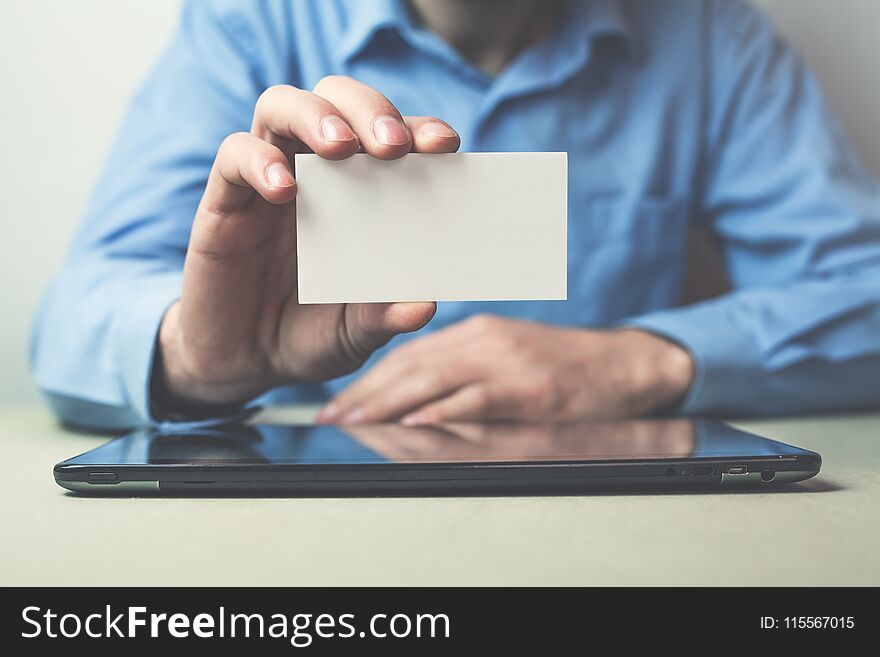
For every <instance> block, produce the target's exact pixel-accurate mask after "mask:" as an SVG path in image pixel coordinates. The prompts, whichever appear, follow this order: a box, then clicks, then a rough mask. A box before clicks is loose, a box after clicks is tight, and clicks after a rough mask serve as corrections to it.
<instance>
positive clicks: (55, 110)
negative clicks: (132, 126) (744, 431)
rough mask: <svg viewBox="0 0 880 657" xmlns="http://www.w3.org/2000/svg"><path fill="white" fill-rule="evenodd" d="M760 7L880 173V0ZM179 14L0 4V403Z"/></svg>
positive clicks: (29, 389)
mask: <svg viewBox="0 0 880 657" xmlns="http://www.w3.org/2000/svg"><path fill="white" fill-rule="evenodd" d="M203 1H205V2H207V1H209V0H203ZM361 1H363V2H369V0H361ZM658 1H662V0H658ZM759 4H761V5H762V6H764V7H765V8H766V9H767V10H768V11H769V12H770V13H771V15H772V16H773V17H774V19H775V20H776V22H777V24H778V25H779V27H780V29H781V30H782V31H783V33H785V34H786V35H787V36H788V37H789V38H790V39H791V40H792V41H793V42H794V44H795V45H796V46H797V47H798V48H799V49H800V50H801V52H803V53H804V54H805V55H806V57H807V59H808V60H809V61H810V62H811V64H812V65H813V67H814V69H815V70H816V72H817V73H818V75H819V77H820V79H821V80H822V83H823V84H824V86H825V88H826V90H827V92H828V94H829V96H830V98H831V102H832V105H833V106H834V107H835V108H836V109H837V111H838V112H839V113H840V115H841V116H842V118H843V120H844V123H845V124H846V125H847V126H848V127H849V129H850V131H851V133H852V135H853V138H854V141H855V142H856V144H857V146H858V147H859V149H860V151H861V153H862V156H863V157H864V158H865V160H866V161H867V162H868V163H869V164H870V165H871V166H872V167H873V169H874V171H876V172H877V173H878V174H880V73H878V68H880V39H878V38H877V26H878V25H880V2H878V0H835V1H834V2H831V1H830V0H759ZM179 6H180V4H179V0H125V1H124V2H120V1H119V0H77V1H76V2H72V1H70V0H3V2H2V4H0V70H2V77H0V100H2V102H0V126H2V131H3V132H2V136H0V144H2V147H0V190H2V194H0V199H2V207H0V227H2V233H0V405H11V404H21V403H27V402H32V401H34V400H36V399H37V398H38V394H37V392H36V390H35V389H34V388H33V385H32V384H31V382H30V379H29V377H28V370H27V336H28V331H29V326H30V321H31V315H32V313H33V310H34V307H35V304H36V301H37V298H38V296H39V294H40V292H41V290H42V289H43V288H44V286H45V285H46V283H47V282H48V280H49V278H50V276H51V275H52V272H53V271H54V269H55V267H56V266H57V265H58V263H59V262H60V260H61V257H62V255H63V253H64V250H65V248H66V244H67V242H68V240H69V239H70V236H71V235H72V233H73V231H74V229H75V227H76V224H77V221H78V217H79V214H80V212H81V210H82V208H83V205H84V203H85V198H86V195H87V194H88V192H89V189H90V186H91V183H92V181H93V179H94V178H95V176H96V174H97V171H98V168H99V166H100V164H101V160H102V158H103V156H104V153H105V151H106V149H107V147H108V146H109V142H110V139H111V137H112V135H113V132H114V130H115V126H116V123H117V121H118V120H119V118H120V115H121V112H122V111H123V108H124V105H125V102H126V99H127V98H128V96H129V94H130V93H131V92H132V90H133V89H134V88H135V86H136V85H137V83H138V81H139V80H140V79H141V78H142V77H143V76H144V75H145V73H146V72H147V70H148V69H149V67H150V65H151V62H152V61H153V60H154V59H155V57H156V56H157V54H158V53H159V51H160V50H161V49H162V48H163V46H164V44H165V43H166V41H167V39H168V37H169V35H170V33H171V30H172V29H173V28H174V25H175V22H176V19H177V14H178V11H179Z"/></svg>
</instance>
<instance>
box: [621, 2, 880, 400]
mask: <svg viewBox="0 0 880 657" xmlns="http://www.w3.org/2000/svg"><path fill="white" fill-rule="evenodd" d="M711 6H712V7H713V14H712V20H711V25H710V26H709V29H708V30H707V35H708V38H707V42H706V43H707V45H706V52H707V59H708V62H709V66H708V78H707V80H706V90H707V93H706V97H707V103H708V105H707V112H706V126H705V157H704V167H703V171H702V172H701V175H702V183H701V189H700V190H699V191H700V196H701V207H702V212H701V220H703V221H705V222H706V224H707V226H708V228H709V230H710V231H711V232H712V233H713V234H714V235H715V236H716V237H717V239H718V242H719V244H720V246H721V249H722V252H723V255H724V258H725V261H726V265H727V269H728V272H729V274H730V279H731V282H732V284H733V287H734V290H733V292H732V293H731V294H729V295H727V296H724V297H720V298H718V299H715V300H711V301H708V302H704V303H700V304H697V305H693V306H689V307H684V308H679V309H673V310H667V311H661V312H656V313H652V314H649V315H647V316H643V317H637V318H635V319H633V320H630V321H628V322H626V324H628V325H632V326H639V327H642V328H644V329H646V330H650V331H653V332H655V333H658V334H660V335H664V336H666V337H668V338H669V339H671V340H674V341H676V342H678V343H680V344H681V345H682V346H684V347H685V348H687V349H688V350H689V351H690V353H691V354H692V356H693V358H694V360H695V362H696V365H697V377H696V380H695V382H694V383H693V385H692V387H691V390H690V391H689V393H688V395H687V396H686V398H685V399H684V401H683V403H682V405H681V409H680V410H681V411H682V412H684V413H688V414H726V415H740V416H748V415H780V414H803V413H814V412H823V411H845V410H856V409H865V408H876V407H877V406H878V405H880V186H878V182H877V181H876V179H874V178H872V176H871V175H870V174H869V173H868V172H867V170H866V169H865V167H864V166H863V164H862V163H861V162H860V161H859V158H858V156H857V155H856V152H855V150H854V148H853V147H852V145H851V144H850V143H849V142H848V140H847V138H846V136H845V134H844V132H843V130H842V129H841V127H840V126H839V125H838V123H837V121H836V120H835V118H834V117H833V116H832V114H831V113H830V111H829V109H828V107H827V106H826V103H825V101H824V99H823V97H822V94H821V91H820V89H819V87H818V85H817V83H816V81H815V79H814V78H813V77H812V75H811V74H810V72H809V71H808V70H807V69H806V67H805V66H804V64H803V63H802V61H801V59H800V58H799V57H798V55H797V54H796V53H795V52H793V51H792V50H791V49H790V48H789V47H788V46H786V45H785V44H784V43H783V42H782V40H781V39H780V38H779V37H778V35H777V34H776V33H775V32H774V29H773V27H772V25H771V24H770V23H769V21H768V20H767V19H766V18H765V17H764V16H763V15H762V14H760V13H759V12H758V11H757V10H756V9H754V8H752V7H751V6H749V5H747V4H746V3H745V2H740V1H738V0H724V1H718V2H715V3H713V4H712V5H711Z"/></svg>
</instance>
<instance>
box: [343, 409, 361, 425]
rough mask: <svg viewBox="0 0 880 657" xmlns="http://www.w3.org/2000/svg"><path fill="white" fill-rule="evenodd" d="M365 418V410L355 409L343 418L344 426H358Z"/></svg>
mask: <svg viewBox="0 0 880 657" xmlns="http://www.w3.org/2000/svg"><path fill="white" fill-rule="evenodd" d="M365 418H366V413H364V409H362V408H353V409H351V410H350V411H349V412H348V413H346V414H345V415H343V416H342V424H357V423H358V422H363V421H364V419H365Z"/></svg>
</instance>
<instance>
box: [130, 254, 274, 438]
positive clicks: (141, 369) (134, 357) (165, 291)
mask: <svg viewBox="0 0 880 657" xmlns="http://www.w3.org/2000/svg"><path fill="white" fill-rule="evenodd" d="M181 278H182V274H181V273H180V272H168V273H163V274H159V275H153V276H150V277H149V279H147V280H144V279H141V280H140V281H139V282H138V284H137V285H135V286H133V287H132V290H133V292H132V294H130V295H128V296H127V297H126V300H125V302H123V303H122V304H121V305H120V307H119V308H118V309H117V313H116V321H115V326H114V333H113V340H114V348H115V350H116V362H117V363H118V366H119V368H120V374H121V378H122V384H123V387H124V390H125V395H126V398H127V400H128V404H129V406H130V407H131V409H132V410H133V411H134V412H135V413H136V414H137V416H138V417H139V418H140V419H141V420H142V422H144V423H145V424H149V425H152V426H155V427H157V428H159V429H160V430H162V431H164V432H175V431H178V432H179V431H191V430H193V429H199V428H204V427H210V426H216V425H220V424H229V423H231V422H239V421H242V420H245V419H247V418H248V417H250V416H251V415H253V414H254V413H255V412H256V411H257V410H259V407H257V406H254V405H250V406H243V405H241V406H225V407H223V409H222V411H219V412H218V413H217V414H211V415H210V416H204V417H202V416H199V417H185V418H184V417H179V418H177V417H174V418H168V417H160V416H158V415H157V414H156V413H155V409H154V408H153V404H152V400H151V398H150V389H151V379H152V374H153V364H154V362H155V356H156V341H157V339H158V336H159V326H160V325H161V323H162V318H163V317H164V316H165V312H166V311H167V310H168V308H169V307H170V306H171V305H172V304H173V303H174V302H175V301H177V299H178V298H179V297H180V283H181Z"/></svg>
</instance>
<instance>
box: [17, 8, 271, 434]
mask: <svg viewBox="0 0 880 657" xmlns="http://www.w3.org/2000/svg"><path fill="white" fill-rule="evenodd" d="M234 4H235V3H231V2H210V3H208V2H201V1H191V2H189V3H187V4H185V6H184V9H183V14H182V19H181V22H180V26H179V28H178V30H177V32H176V34H175V36H174V37H173V39H172V41H171V43H170V45H169V47H168V48H167V50H166V52H165V53H164V55H163V57H162V58H161V59H160V61H159V62H158V64H157V65H156V67H155V68H154V70H153V71H152V73H151V74H150V75H149V76H148V78H147V79H146V81H145V82H144V83H143V85H142V87H141V88H140V90H139V91H138V93H137V94H136V95H135V96H134V98H133V100H132V101H131V104H130V106H129V108H128V110H127V115H126V117H125V119H124V120H123V122H122V125H121V127H120V130H119V132H118V135H117V137H116V139H115V143H114V145H113V147H112V149H111V152H110V153H109V157H108V159H107V162H106V167H105V170H104V172H103V173H102V175H101V176H100V178H99V180H98V182H97V185H96V187H95V189H94V191H93V194H92V196H91V198H90V201H89V203H88V206H87V209H86V211H85V216H84V218H83V221H82V224H81V226H80V228H79V231H78V234H77V236H76V238H75V240H74V242H73V245H72V247H71V249H70V251H69V253H68V255H67V258H66V260H65V262H64V264H63V266H62V268H61V270H60V272H58V274H57V275H56V276H55V278H54V281H53V282H52V284H51V286H50V288H49V289H48V291H47V292H46V294H45V296H44V298H43V299H42V302H41V305H40V307H39V310H38V313H37V317H36V320H35V324H34V328H33V334H32V343H31V363H32V370H33V373H34V376H35V379H36V381H37V384H38V385H39V387H40V388H41V390H42V391H43V392H44V394H45V395H46V397H47V399H48V401H49V403H50V406H51V407H52V408H53V410H54V411H55V413H56V414H57V415H58V416H59V418H60V419H61V420H62V421H64V422H66V423H69V424H73V425H78V426H85V427H91V428H102V429H120V428H125V427H129V426H132V425H137V424H143V423H147V422H155V421H156V418H154V417H153V416H152V414H151V408H150V400H149V390H150V372H151V369H152V362H153V350H154V345H155V340H156V334H157V331H158V327H159V324H160V322H161V319H162V317H163V315H164V313H165V311H166V309H167V308H168V307H169V306H170V305H171V304H172V303H174V301H175V300H176V299H177V298H178V295H179V291H180V284H181V272H182V267H183V260H184V255H185V252H186V245H187V242H188V239H189V232H190V228H191V225H192V218H193V216H194V213H195V210H196V207H197V205H198V202H199V199H200V197H201V194H202V191H203V189H204V185H205V182H206V181H207V178H208V174H209V172H210V168H211V165H212V162H213V159H214V155H215V153H216V151H217V148H218V147H219V145H220V143H221V142H222V141H223V139H224V137H226V136H227V135H228V134H230V133H232V132H235V131H239V130H248V129H249V127H250V126H249V123H250V118H251V115H252V113H253V106H254V103H255V102H256V99H257V97H258V96H259V93H260V92H261V91H262V90H263V88H264V87H265V86H266V84H267V83H268V81H267V80H266V79H265V77H266V76H265V75H264V73H265V72H264V71H261V70H258V69H257V68H256V67H255V65H254V63H253V62H255V61H257V60H258V59H260V58H258V57H257V55H256V53H255V51H254V49H255V48H256V47H257V46H256V45H255V44H256V43H258V38H257V37H255V35H254V34H253V32H252V26H251V25H250V24H249V23H248V21H247V20H245V19H243V18H240V16H239V15H238V14H235V13H231V11H227V9H228V7H229V6H231V5H234ZM221 14H224V15H221ZM286 59H287V58H283V57H282V58H278V61H285V60H286ZM281 75H283V74H281ZM281 75H279V76H281Z"/></svg>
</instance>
